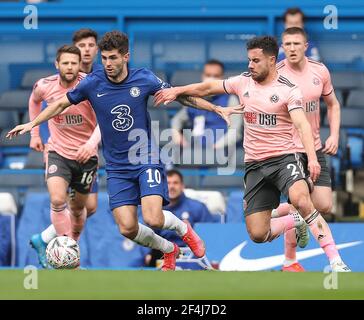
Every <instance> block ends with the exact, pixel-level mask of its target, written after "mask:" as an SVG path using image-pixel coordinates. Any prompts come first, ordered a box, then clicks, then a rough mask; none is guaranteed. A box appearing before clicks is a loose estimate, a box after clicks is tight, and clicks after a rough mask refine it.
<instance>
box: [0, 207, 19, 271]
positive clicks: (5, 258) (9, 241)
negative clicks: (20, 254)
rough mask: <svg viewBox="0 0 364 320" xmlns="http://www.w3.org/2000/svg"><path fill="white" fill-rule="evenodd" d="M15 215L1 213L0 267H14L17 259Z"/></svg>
mask: <svg viewBox="0 0 364 320" xmlns="http://www.w3.org/2000/svg"><path fill="white" fill-rule="evenodd" d="M15 225H16V217H15V215H3V214H2V213H1V211H0V267H10V266H11V267H14V266H15V258H16V240H15V239H16V236H15Z"/></svg>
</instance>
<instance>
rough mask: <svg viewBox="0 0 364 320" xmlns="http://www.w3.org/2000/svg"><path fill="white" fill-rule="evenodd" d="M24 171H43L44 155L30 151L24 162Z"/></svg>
mask: <svg viewBox="0 0 364 320" xmlns="http://www.w3.org/2000/svg"><path fill="white" fill-rule="evenodd" d="M24 168H26V169H43V168H44V155H43V152H38V151H34V150H30V151H29V153H28V155H27V159H26V161H25V167H24Z"/></svg>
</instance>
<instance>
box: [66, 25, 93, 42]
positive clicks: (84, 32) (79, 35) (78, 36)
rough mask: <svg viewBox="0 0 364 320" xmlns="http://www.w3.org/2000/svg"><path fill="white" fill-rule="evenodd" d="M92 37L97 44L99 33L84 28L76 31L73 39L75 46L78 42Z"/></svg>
mask: <svg viewBox="0 0 364 320" xmlns="http://www.w3.org/2000/svg"><path fill="white" fill-rule="evenodd" d="M90 37H93V38H95V42H96V43H97V32H96V31H94V30H92V29H89V28H83V29H80V30H77V31H75V33H74V34H73V37H72V42H73V44H75V43H76V42H78V41H81V40H82V39H85V38H90Z"/></svg>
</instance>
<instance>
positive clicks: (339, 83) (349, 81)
mask: <svg viewBox="0 0 364 320" xmlns="http://www.w3.org/2000/svg"><path fill="white" fill-rule="evenodd" d="M331 80H332V83H333V85H334V87H335V88H338V89H352V88H358V87H360V86H361V85H362V83H363V75H362V74H361V73H359V72H331Z"/></svg>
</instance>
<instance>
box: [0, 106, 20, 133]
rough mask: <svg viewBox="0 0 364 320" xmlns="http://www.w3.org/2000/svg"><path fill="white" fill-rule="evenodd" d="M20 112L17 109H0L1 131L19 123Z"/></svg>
mask: <svg viewBox="0 0 364 320" xmlns="http://www.w3.org/2000/svg"><path fill="white" fill-rule="evenodd" d="M18 122H19V120H18V114H17V112H15V111H7V110H6V111H5V110H2V111H0V131H1V130H2V129H6V128H13V127H15V126H16V125H17V124H18Z"/></svg>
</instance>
